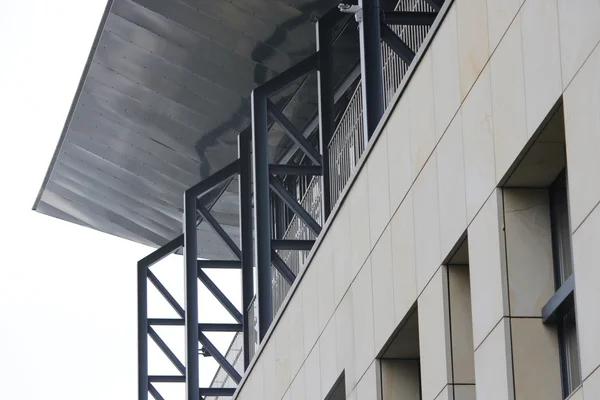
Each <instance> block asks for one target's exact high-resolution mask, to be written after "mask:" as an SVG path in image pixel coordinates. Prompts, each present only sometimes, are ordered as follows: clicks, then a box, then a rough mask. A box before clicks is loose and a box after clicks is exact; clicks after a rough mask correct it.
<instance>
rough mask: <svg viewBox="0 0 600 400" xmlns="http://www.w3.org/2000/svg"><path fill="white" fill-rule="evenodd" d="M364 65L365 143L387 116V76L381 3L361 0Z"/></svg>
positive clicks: (361, 46)
mask: <svg viewBox="0 0 600 400" xmlns="http://www.w3.org/2000/svg"><path fill="white" fill-rule="evenodd" d="M358 4H359V6H360V7H361V11H362V21H361V23H360V24H359V25H360V26H359V34H360V66H361V75H362V95H363V118H364V124H365V143H366V142H368V140H369V138H370V137H371V135H373V132H375V128H376V127H377V124H378V123H379V120H380V119H381V116H382V115H383V111H384V109H385V107H384V104H383V74H382V62H381V7H380V4H379V0H359V1H358Z"/></svg>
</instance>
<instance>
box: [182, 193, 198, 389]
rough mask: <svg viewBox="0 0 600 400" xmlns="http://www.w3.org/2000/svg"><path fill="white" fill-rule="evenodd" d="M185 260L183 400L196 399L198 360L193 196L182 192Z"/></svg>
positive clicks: (196, 259)
mask: <svg viewBox="0 0 600 400" xmlns="http://www.w3.org/2000/svg"><path fill="white" fill-rule="evenodd" d="M183 204H184V205H183V213H184V220H183V231H184V235H185V236H184V257H185V339H186V340H185V341H186V348H185V367H186V368H185V391H186V400H200V391H199V387H200V382H199V380H200V376H199V374H200V371H199V360H198V243H197V240H198V238H197V236H198V232H197V227H196V209H197V198H196V194H195V193H194V192H192V191H190V190H188V191H186V192H185V194H184V200H183Z"/></svg>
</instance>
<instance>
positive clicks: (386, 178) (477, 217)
mask: <svg viewBox="0 0 600 400" xmlns="http://www.w3.org/2000/svg"><path fill="white" fill-rule="evenodd" d="M446 11H447V14H446V15H445V16H444V18H443V22H442V23H441V26H440V28H439V31H438V32H437V34H436V35H435V37H434V38H433V39H432V43H431V45H430V46H429V47H428V48H427V50H426V51H425V52H424V53H423V54H421V57H422V59H421V61H420V63H419V65H418V67H417V69H416V70H415V71H414V76H413V77H412V79H411V80H410V82H409V83H408V85H407V86H406V87H405V88H404V89H403V93H402V94H401V95H399V96H397V97H396V98H395V104H393V106H392V107H390V108H389V109H388V112H387V113H386V115H385V116H384V118H383V120H382V122H381V123H380V124H379V126H378V129H377V131H376V133H375V137H374V139H372V140H371V142H370V144H369V146H368V148H367V150H366V154H365V155H364V156H363V158H362V159H361V161H360V162H359V166H358V168H357V170H356V171H355V172H354V174H353V176H352V177H351V179H350V181H351V183H350V184H349V185H348V187H347V189H346V190H345V191H344V193H343V194H342V196H341V197H342V199H341V201H339V202H338V204H337V206H336V207H335V209H334V211H333V213H332V216H331V218H330V220H329V222H328V223H327V224H326V225H325V227H324V229H323V232H322V233H321V235H320V236H319V238H318V240H317V244H316V245H315V247H314V248H313V250H312V252H311V255H310V256H309V259H308V261H307V262H306V266H305V267H304V269H303V271H302V272H301V274H300V275H299V278H300V279H298V280H297V282H296V283H295V284H294V285H293V287H292V289H291V291H290V294H289V295H288V297H287V299H286V301H285V302H284V305H283V306H282V307H281V309H280V311H279V313H278V315H277V317H276V318H275V321H274V323H273V325H272V327H271V329H270V330H269V333H268V335H267V337H266V339H265V340H264V341H263V342H262V343H261V346H260V349H259V350H258V352H257V355H256V356H255V359H254V361H253V362H252V364H251V366H250V368H249V370H248V371H247V372H246V374H245V376H244V378H243V381H242V383H241V384H240V385H239V387H238V391H237V396H236V398H237V399H244V400H245V399H284V400H286V399H287V400H297V399H301V400H304V399H306V400H308V399H310V400H313V399H342V398H347V399H356V400H371V399H373V400H375V399H385V400H388V399H400V400H413V399H423V400H435V399H437V400H442V399H456V400H462V399H465V400H470V399H479V400H483V399H502V400H504V399H528V400H529V399H562V398H567V397H568V398H570V399H574V400H581V399H586V400H590V399H600V370H599V369H598V366H599V365H600V335H599V334H598V331H599V329H600V314H599V313H598V307H599V306H600V291H598V280H599V279H600V269H599V268H598V266H597V261H596V257H597V251H598V243H600V209H599V208H598V202H599V201H600V179H598V173H600V161H599V160H600V158H599V157H598V156H597V150H599V149H600V47H599V46H598V42H599V41H600V2H598V1H597V0H580V1H563V0H525V1H516V0H515V1H496V0H488V1H487V2H486V1H480V0H456V1H454V2H453V3H452V4H451V5H449V6H448V7H447V10H446Z"/></svg>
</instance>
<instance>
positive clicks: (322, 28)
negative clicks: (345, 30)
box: [316, 9, 338, 225]
mask: <svg viewBox="0 0 600 400" xmlns="http://www.w3.org/2000/svg"><path fill="white" fill-rule="evenodd" d="M335 11H336V12H338V11H337V9H336V10H335ZM331 20H332V18H331V17H330V18H323V19H322V20H320V21H318V22H317V27H316V31H317V32H316V35H317V52H318V55H319V62H318V69H317V79H318V81H317V82H318V83H317V86H318V94H319V148H320V151H321V212H322V214H321V215H322V216H323V217H322V224H323V225H324V224H325V221H327V218H329V213H330V212H331V200H330V197H331V196H330V194H331V189H330V185H329V151H328V147H329V142H330V141H331V138H332V136H333V133H334V131H335V97H334V87H333V29H332V23H331Z"/></svg>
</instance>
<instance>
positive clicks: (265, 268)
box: [252, 89, 273, 340]
mask: <svg viewBox="0 0 600 400" xmlns="http://www.w3.org/2000/svg"><path fill="white" fill-rule="evenodd" d="M252 143H253V152H252V155H253V164H254V223H255V226H256V238H255V241H254V264H255V265H256V269H257V276H258V282H257V286H258V334H259V338H260V339H261V340H262V338H263V337H264V336H265V334H266V333H267V330H268V329H269V326H270V325H271V321H272V319H273V306H272V297H273V293H272V287H271V221H270V219H271V218H270V217H271V216H270V213H271V210H270V200H269V195H270V189H269V155H268V145H269V144H268V121H267V96H266V94H265V93H264V92H262V91H259V90H257V89H254V90H253V91H252Z"/></svg>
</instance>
